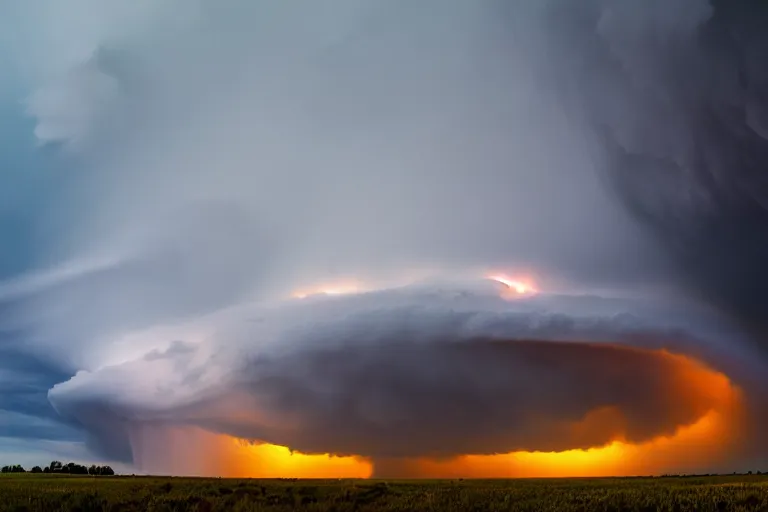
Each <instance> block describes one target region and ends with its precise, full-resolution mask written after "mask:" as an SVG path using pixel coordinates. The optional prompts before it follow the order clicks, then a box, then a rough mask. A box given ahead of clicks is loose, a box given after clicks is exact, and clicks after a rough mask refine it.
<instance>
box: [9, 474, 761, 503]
mask: <svg viewBox="0 0 768 512" xmlns="http://www.w3.org/2000/svg"><path fill="white" fill-rule="evenodd" d="M69 510H77V511H81V512H90V511H101V510H107V511H139V510H140V511H187V510H190V511H201V512H202V511H225V510H226V511H250V510H274V511H289V510H307V511H312V510H314V511H330V510H334V511H338V512H342V511H353V510H355V511H366V510H392V511H394V510H416V511H426V510H449V511H481V510H482V511H485V510H490V511H494V510H512V511H523V510H526V511H534V510H535V511H576V510H579V511H591V510H595V511H600V510H603V511H623V510H642V511H651V510H664V511H683V510H691V511H694V510H695V511H710V510H712V511H715V510H734V511H736V510H739V511H741V510H765V511H768V476H759V475H755V476H752V475H749V476H718V477H685V478H676V477H670V478H613V479H568V480H565V479H563V480H560V479H557V480H439V481H386V482H385V481H376V480H293V479H286V480H229V479H213V478H199V479H195V478H158V477H130V476H127V477H87V476H49V475H29V474H27V475H2V476H0V511H2V512H5V511H16V512H21V511H45V512H55V511H69Z"/></svg>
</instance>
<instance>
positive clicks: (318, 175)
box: [0, 0, 768, 473]
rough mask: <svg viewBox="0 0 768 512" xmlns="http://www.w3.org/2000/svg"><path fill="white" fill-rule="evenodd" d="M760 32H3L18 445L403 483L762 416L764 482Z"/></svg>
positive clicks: (112, 20)
mask: <svg viewBox="0 0 768 512" xmlns="http://www.w3.org/2000/svg"><path fill="white" fill-rule="evenodd" d="M766 12H768V11H767V10H766V8H765V7H764V6H762V5H760V3H759V2H757V1H749V0H739V1H731V2H725V1H722V2H721V1H717V0H713V1H707V0H674V1H666V2H662V1H657V0H647V1H643V2H640V1H619V0H585V1H583V2H569V1H566V0H542V1H539V2H533V1H531V2H526V1H522V0H519V1H502V0H487V1H477V2H465V1H461V0H442V1H437V0H435V1H427V2H423V3H419V4H414V3H413V2H407V1H399V0H398V1H390V2H380V1H375V0H335V1H334V2H332V3H331V4H326V3H324V4H322V5H320V4H318V3H317V2H312V1H309V0H297V1H295V2H289V3H286V2H269V1H261V0H259V1H247V0H218V1H215V2H214V1H209V0H196V1H182V0H164V1H162V2H157V1H140V2H132V3H130V5H129V4H125V3H124V2H120V1H103V0H102V1H97V0H72V1H71V2H68V3H67V4H66V6H64V4H61V3H60V2H56V1H55V0H37V1H36V2H32V1H30V2H27V3H25V4H24V5H22V6H19V7H17V8H14V9H13V11H12V12H11V11H10V10H6V9H4V8H2V7H0V38H1V39H0V42H1V43H2V44H3V45H4V46H3V47H2V48H1V50H2V51H0V57H1V58H2V60H0V62H2V63H3V64H2V65H3V66H4V67H7V68H8V73H3V76H12V77H14V83H13V84H10V85H11V86H9V87H5V86H4V87H2V88H0V95H2V97H1V98H2V100H3V101H5V102H6V103H8V104H9V105H14V106H15V107H13V108H16V109H18V108H23V109H24V110H23V112H19V111H17V110H14V111H13V113H14V115H15V116H16V117H8V118H7V119H11V120H12V121H11V122H10V123H11V124H9V127H8V130H7V131H8V132H13V133H14V134H16V133H17V132H21V133H24V134H26V138H23V137H21V136H18V135H15V136H16V137H21V140H23V141H25V144H19V145H8V148H7V150H5V149H4V151H3V152H2V154H0V159H2V163H3V166H4V167H3V169H4V170H3V171H2V174H0V177H1V178H2V180H3V184H2V186H0V200H2V202H1V203H0V215H1V216H0V220H2V222H0V237H2V238H0V242H1V243H2V244H3V247H4V248H5V247H9V248H11V249H10V250H8V251H6V250H4V251H3V252H2V254H0V257H1V258H0V265H2V266H1V267H0V333H2V337H0V387H1V388H0V389H3V390H4V392H3V394H2V397H1V398H0V412H1V413H2V414H3V415H4V416H3V417H2V418H0V437H2V436H3V435H5V436H7V437H8V438H10V439H19V440H21V439H23V438H25V437H34V438H39V439H46V440H48V441H51V442H54V441H53V440H54V439H55V440H56V441H55V442H62V441H64V442H71V443H84V446H87V448H88V449H89V451H90V454H91V455H93V456H95V457H100V458H102V459H105V460H116V461H123V462H126V463H133V464H135V465H136V466H138V467H141V466H142V465H143V466H144V468H145V470H148V471H151V470H156V471H160V470H162V468H167V467H173V471H174V472H191V471H192V470H191V469H188V468H185V467H182V466H179V465H175V466H174V465H171V466H168V465H164V463H165V462H167V461H163V460H162V459H163V458H165V459H173V458H174V457H180V455H179V452H174V451H168V452H164V451H163V448H164V446H171V445H172V444H173V443H166V442H165V441H166V440H167V439H170V438H171V437H173V435H172V434H171V433H172V432H175V431H176V429H187V428H189V429H196V430H195V432H198V431H199V432H204V433H205V435H211V436H218V435H224V436H231V437H236V438H240V439H245V440H247V441H249V442H254V443H273V444H279V445H284V446H287V447H288V448H290V449H293V450H298V451H301V452H307V453H333V454H340V455H349V454H353V455H357V456H362V457H367V458H370V459H372V460H374V461H376V460H378V461H380V467H381V468H384V467H385V465H386V464H389V465H388V466H387V467H390V468H395V469H393V470H392V471H394V473H397V470H396V468H397V467H402V468H405V466H407V465H408V464H405V466H402V465H400V462H402V461H400V462H397V461H398V460H400V459H401V458H406V459H408V458H420V457H432V458H444V457H454V456H460V455H466V454H478V455H482V454H494V453H504V452H510V451H531V450H541V451H553V450H555V451H558V450H567V449H573V448H586V447H596V446H603V445H606V444H607V443H610V442H612V441H615V440H617V439H622V440H624V441H626V442H628V443H638V444H642V443H648V442H652V441H653V440H654V439H658V438H660V437H665V436H666V437H669V436H674V434H675V432H677V431H678V430H679V429H680V427H682V426H686V425H691V424H695V423H696V421H698V420H700V419H701V418H702V417H706V415H707V414H708V413H709V412H711V411H713V410H714V411H716V412H719V413H720V414H721V415H724V416H726V417H730V416H733V417H736V416H737V411H735V410H732V406H733V404H734V403H735V402H738V403H739V405H740V406H743V407H744V408H745V409H746V410H747V413H748V414H747V416H748V418H749V419H748V421H747V422H746V423H745V424H744V425H740V428H741V427H743V431H742V430H740V431H739V432H740V433H742V434H743V439H742V446H740V447H739V449H738V450H737V449H736V448H734V450H733V457H732V459H731V460H730V461H726V462H723V461H717V463H716V462H714V461H713V462H712V464H713V466H712V467H713V468H715V469H716V470H718V469H722V468H730V467H736V466H738V465H739V464H747V463H750V464H763V463H764V462H765V457H766V456H768V449H767V448H768V447H766V446H765V444H764V442H763V443H762V444H761V442H760V440H759V434H758V433H759V432H760V431H761V429H762V428H763V426H764V425H766V423H767V422H766V421H765V418H764V417H765V416H767V415H766V414H764V411H766V410H768V408H766V407H765V403H766V400H765V398H764V396H763V393H762V391H761V390H762V389H764V387H765V382H764V378H762V377H761V375H762V374H764V370H765V368H764V362H765V359H764V356H763V355H762V354H760V353H759V352H756V351H755V350H754V346H760V345H762V339H763V338H762V336H761V334H762V333H763V332H764V330H765V326H764V325H763V324H764V321H765V320H764V318H765V317H766V315H764V314H763V313H764V311H763V306H762V304H763V301H762V300H760V298H761V296H762V294H763V292H764V291H765V289H766V288H768V274H766V273H765V272H764V270H763V269H762V261H763V260H764V259H765V258H763V256H764V255H765V253H766V252H768V249H766V247H768V240H764V239H765V238H766V235H765V233H766V232H768V230H766V221H768V219H765V218H764V217H765V215H764V212H765V210H764V204H765V198H764V197H763V188H764V187H763V184H762V177H761V172H762V165H764V164H763V163H762V162H764V161H765V158H764V156H765V155H764V153H765V152H766V149H765V143H766V137H765V133H766V128H765V126H766V125H768V122H766V121H765V119H764V118H765V117H766V115H768V114H766V112H768V109H767V108H764V107H763V100H764V99H765V98H764V97H763V96H765V92H766V91H765V88H766V84H767V83H768V82H766V74H765V73H766V72H765V71H764V70H763V66H762V65H761V63H762V62H763V61H764V60H765V59H764V58H763V57H764V56H765V54H766V51H768V50H766V48H768V45H765V44H763V38H764V37H765V36H764V32H765V31H764V30H763V28H764V26H765V25H766V23H768V21H766ZM9 108H10V107H9ZM22 114H23V115H24V116H26V117H25V118H23V120H22V119H20V118H21V116H22ZM13 140H19V139H13ZM3 147H4V148H5V146H3ZM19 148H21V149H19ZM5 169H10V170H9V171H7V170H5ZM6 185H7V186H6ZM5 190H19V191H25V193H24V194H21V195H20V196H19V197H20V198H21V199H14V200H11V199H12V198H11V194H6V193H5ZM6 219H16V220H13V221H6ZM17 224H18V225H17ZM22 233H23V234H22ZM491 271H493V272H496V271H499V272H501V271H504V272H509V273H510V274H513V275H518V274H519V275H524V276H526V277H529V278H531V279H532V280H534V281H535V282H536V283H537V285H538V286H539V288H540V292H541V293H540V294H539V295H537V296H532V297H526V298H518V299H516V300H513V301H510V300H504V299H502V298H501V297H500V296H499V294H500V293H501V292H503V290H501V292H500V290H499V288H498V283H497V284H493V283H491V282H489V281H487V280H481V281H477V280H478V279H480V278H482V277H485V276H487V275H488V274H489V272H491ZM434 277H439V278H444V279H445V280H444V281H441V282H440V283H439V284H435V281H423V282H422V281H420V280H422V279H425V278H434ZM463 278H466V280H463V281H461V279H463ZM457 280H458V281H457ZM414 282H419V283H420V284H413V283H414ZM457 282H458V284H457ZM350 283H352V284H353V286H351V288H352V291H354V293H351V294H350V295H348V296H343V297H323V296H312V297H307V298H305V299H302V300H288V297H290V296H291V295H292V294H294V293H295V292H296V291H297V290H304V289H318V290H320V289H324V288H335V287H338V286H341V288H345V287H349V286H348V285H349V284H350ZM403 285H408V286H403ZM347 291H350V290H347ZM364 292H365V293H364ZM705 382H706V383H708V384H706V385H705V384H704V383H705ZM737 396H738V400H737V399H736V398H734V397H737ZM201 435H202V434H201ZM193 437H194V436H193ZM206 439H210V438H206ZM18 442H19V443H23V442H22V441H18ZM211 442H214V441H211ZM191 444H195V443H191ZM78 446H79V444H78ZM169 449H170V448H169ZM201 449H202V447H201ZM0 450H1V448H0ZM185 457H186V456H185ZM193 459H194V457H192V455H190V456H189V457H187V458H184V460H185V461H187V463H188V464H190V465H191V466H189V467H192V466H194V467H195V468H196V469H194V472H198V471H202V472H203V473H204V472H205V471H206V470H205V467H206V466H205V464H204V463H203V462H200V460H202V459H200V460H197V461H195V460H193ZM393 461H394V462H393ZM41 462H45V461H41ZM385 463H386V464H385ZM390 463H391V464H390ZM730 463H733V464H735V466H730V465H729V464H730ZM717 464H720V465H719V466H718V465H717ZM707 467H710V466H707ZM153 468H154V469H153ZM200 468H203V469H200ZM737 469H742V468H737ZM208 471H211V469H210V468H208ZM382 471H384V469H382ZM403 471H405V470H404V469H403ZM384 472H386V471H384Z"/></svg>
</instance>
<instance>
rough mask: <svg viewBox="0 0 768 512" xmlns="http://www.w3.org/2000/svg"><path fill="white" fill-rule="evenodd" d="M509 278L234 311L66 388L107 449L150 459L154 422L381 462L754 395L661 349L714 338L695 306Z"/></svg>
mask: <svg viewBox="0 0 768 512" xmlns="http://www.w3.org/2000/svg"><path fill="white" fill-rule="evenodd" d="M457 290H458V291H459V292H460V293H458V294H457V293H456V292H457ZM497 291H498V290H497V286H493V285H491V284H488V285H487V286H486V285H483V283H480V286H477V285H475V286H468V285H466V284H464V285H462V286H458V285H457V286H456V287H453V288H451V287H445V286H436V285H430V286H421V287H419V286H417V287H407V288H400V289H396V290H392V291H382V292H371V293H369V294H364V295H352V296H349V297H338V298H315V299H309V302H305V301H306V300H307V299H305V301H298V303H296V302H289V303H286V304H283V305H282V306H274V305H273V306H272V307H271V308H270V309H267V310H266V311H265V310H264V309H263V307H262V308H258V307H255V306H253V307H252V308H248V309H245V310H239V311H236V312H232V311H229V312H222V313H220V314H219V315H218V316H219V317H220V320H218V321H219V322H221V324H222V325H226V326H228V331H227V333H226V334H225V333H222V332H220V334H219V335H218V336H217V337H216V338H213V339H208V340H206V341H203V342H201V343H199V344H194V343H193V344H190V343H185V342H183V340H182V341H177V342H175V343H172V344H170V345H168V346H167V349H165V350H162V351H152V352H149V353H147V354H145V355H144V356H143V357H141V358H139V359H136V360H134V361H130V362H126V363H123V364H121V365H116V366H109V367H105V368H102V369H100V370H98V371H95V372H82V373H79V374H78V375H76V376H75V377H73V378H72V379H71V380H69V381H68V382H65V383H62V384H59V385H57V386H55V387H54V388H53V389H52V390H51V392H50V394H49V397H50V399H51V402H52V403H53V404H54V406H55V407H56V409H57V411H58V412H59V413H60V414H61V415H62V417H64V418H67V419H68V420H71V421H74V422H79V423H80V424H82V425H83V426H84V427H86V429H87V430H89V431H91V432H92V433H97V435H98V432H102V435H105V436H108V438H107V442H105V440H104V439H101V440H97V441H100V442H101V443H102V445H105V444H106V445H110V446H116V445H118V444H121V443H122V445H123V446H125V447H128V446H131V439H134V442H133V446H131V449H132V450H133V452H132V456H133V455H135V454H136V453H139V454H140V453H141V452H142V446H141V443H136V442H135V438H136V437H135V436H134V437H133V438H132V436H131V433H132V432H137V431H141V430H142V428H143V426H146V425H148V426H154V428H159V427H161V426H163V425H165V426H167V427H168V428H176V427H179V426H181V425H186V426H193V427H197V428H202V429H205V430H208V431H210V432H216V433H220V434H227V435H230V436H233V437H236V438H242V439H249V440H252V441H258V442H268V443H272V444H278V445H281V446H289V447H291V448H292V449H295V450H297V451H300V452H302V453H308V454H311V453H331V454H336V455H357V456H363V457H369V458H373V459H374V460H376V459H378V458H384V459H389V458H417V457H449V456H456V455H462V454H493V453H508V452H512V451H562V450H568V449H574V448H590V447H597V446H603V445H605V444H607V443H610V442H611V441H614V440H617V439H621V440H624V441H626V442H631V443H642V442H644V441H649V440H652V439H655V438H658V437H661V436H670V435H672V434H674V433H675V432H676V431H677V430H678V429H679V428H680V427H682V426H685V425H690V424H694V423H696V421H698V420H699V419H701V418H702V417H703V416H704V415H706V414H707V413H708V412H710V411H711V410H713V409H714V410H722V409H723V408H725V409H726V410H728V411H729V413H731V412H733V411H730V409H729V408H731V407H734V403H733V401H734V400H736V397H737V396H738V395H739V393H740V392H739V391H738V389H737V387H736V385H735V384H732V383H731V382H729V380H728V378H727V377H726V376H725V375H723V374H720V373H717V372H715V371H713V370H711V369H709V368H708V367H706V366H705V365H704V364H702V363H699V362H697V361H696V360H692V359H687V358H685V357H682V356H675V355H672V354H671V353H669V352H665V351H661V349H663V348H666V349H670V350H671V349H675V348H677V347H678V346H679V345H678V343H680V344H683V343H684V342H685V340H686V339H688V340H689V341H690V340H696V341H698V342H699V343H700V344H701V345H704V346H708V347H710V350H714V348H713V347H714V346H715V345H713V344H708V343H707V341H706V336H707V335H711V332H713V331H714V330H715V329H716V328H717V327H718V326H717V325H711V326H710V327H711V328H712V330H713V331H710V332H709V333H707V334H702V335H701V336H702V337H699V334H697V333H696V332H691V331H688V330H686V327H685V321H683V320H678V321H677V322H672V323H669V324H665V322H664V321H663V320H662V319H659V318H653V317H648V316H647V315H642V314H641V315H639V316H638V315H633V314H628V313H623V314H615V313H614V314H611V312H609V311H603V312H594V313H592V314H589V315H586V314H583V313H582V314H579V313H574V312H565V311H567V310H568V308H562V307H561V308H557V309H554V308H556V306H557V304H558V297H552V298H540V299H537V300H535V301H531V300H522V299H521V300H520V301H513V302H511V303H510V302H509V301H508V300H505V299H502V298H500V297H499V296H498V295H497V293H495V292H497ZM566 299H567V300H570V301H571V302H573V303H576V304H579V303H581V304H582V305H583V304H584V303H588V302H590V301H594V300H595V299H594V298H590V297H581V298H580V297H571V298H570V299H568V298H566ZM560 300H561V301H562V298H560ZM609 303H610V304H611V305H612V306H614V307H615V303H613V302H612V301H609ZM636 306H637V307H636V308H635V309H636V310H637V311H642V309H643V305H642V303H641V302H637V304H636ZM274 308H277V309H274ZM590 309H592V310H593V311H595V310H596V309H597V308H594V307H592V308H590ZM678 313H680V311H678ZM687 314H688V318H689V320H690V319H691V318H693V317H692V313H691V312H688V313H687ZM210 321H211V322H213V323H214V324H215V323H217V320H216V316H214V317H213V318H211V319H210ZM238 324H239V328H237V329H235V330H232V327H233V326H236V325H238ZM698 325H699V328H700V329H701V328H702V326H703V324H702V323H698ZM720 327H722V326H720ZM183 331H184V329H181V328H179V330H178V332H183ZM702 331H704V329H702ZM172 332H173V330H171V331H169V332H168V333H166V336H170V337H169V338H167V339H175V338H173V337H172V336H173V334H172ZM704 332H706V331H704ZM585 339H588V340H592V341H590V342H584V341H582V340H585ZM552 340H556V341H552ZM651 340H653V341H655V342H656V344H657V345H655V346H654V345H653V344H651V343H650V341H651ZM714 354H716V352H714V351H711V352H710V355H714ZM749 369H750V365H748V364H744V363H742V371H744V370H749ZM755 369H757V367H754V368H752V370H750V371H754V370H755ZM120 433H122V435H123V439H119V437H120ZM160 449H161V448H158V447H155V448H154V451H155V456H156V455H157V450H160ZM191 449H192V448H188V450H191Z"/></svg>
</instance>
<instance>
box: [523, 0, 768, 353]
mask: <svg viewBox="0 0 768 512" xmlns="http://www.w3.org/2000/svg"><path fill="white" fill-rule="evenodd" d="M538 15H539V17H538V20H539V22H540V25H537V28H538V30H540V32H539V33H538V34H537V35H535V36H533V35H531V33H530V32H528V33H527V35H525V36H524V38H527V39H526V40H529V41H532V40H533V39H535V40H536V43H531V44H539V45H540V46H544V47H546V48H548V49H549V52H548V53H547V55H548V56H549V57H550V58H547V59H538V58H537V54H534V55H533V59H532V60H531V61H530V62H531V63H532V64H533V65H534V66H535V67H536V68H537V69H538V70H539V73H541V76H542V77H546V83H547V84H548V85H549V87H550V92H551V93H552V94H553V97H557V98H558V99H559V100H560V104H561V105H563V106H564V107H565V108H567V109H568V111H569V112H570V115H571V119H572V120H573V123H574V124H575V125H576V126H581V127H582V128H583V129H585V130H586V131H587V132H588V133H591V136H589V137H588V139H590V140H589V145H590V146H591V147H592V148H593V151H594V154H595V159H596V163H597V165H598V167H599V168H601V169H602V173H603V175H604V176H605V178H606V182H607V183H608V184H609V186H610V187H611V189H612V190H613V191H614V194H615V195H616V197H617V198H618V199H619V201H620V202H621V203H622V204H623V205H625V206H626V207H627V209H628V210H629V211H631V212H633V214H634V215H635V216H636V218H638V219H639V220H640V221H641V222H642V224H643V225H644V226H646V228H648V229H649V231H650V232H652V233H653V234H654V236H655V237H656V238H657V239H658V240H659V241H661V243H662V244H663V247H664V249H665V250H666V251H668V254H669V255H671V257H672V259H673V260H674V262H675V264H676V268H677V271H676V274H677V275H679V276H682V278H683V279H682V281H683V283H684V286H686V287H687V288H688V289H689V292H690V293H691V294H693V295H699V296H703V297H705V298H706V299H707V300H708V301H710V302H711V303H713V304H716V305H718V306H719V307H722V308H725V309H726V310H728V311H729V312H730V313H731V314H733V315H735V316H736V317H738V318H740V319H741V320H742V321H744V322H746V324H747V325H749V327H750V328H752V329H755V330H756V337H757V339H758V341H759V342H760V343H762V340H764V338H765V333H766V324H765V319H766V318H768V316H767V315H766V311H765V301H764V300H763V297H764V295H765V292H766V289H767V288H768V276H767V275H766V271H765V264H764V261H765V259H766V251H767V250H768V240H767V239H766V236H768V217H766V211H767V210H766V204H767V199H768V196H766V163H765V162H766V156H767V155H768V131H767V130H766V127H767V126H768V72H767V71H766V68H765V64H764V63H765V60H766V57H768V38H767V37H766V35H765V34H766V32H765V27H766V26H767V25H768V8H766V5H765V3H764V2H760V1H753V0H738V1H719V0H713V1H708V0H680V1H677V2H672V3H670V2H655V1H652V2H643V3H640V2H611V1H602V0H596V1H587V2H580V3H579V4H578V5H576V4H574V3H569V2H542V5H541V6H540V8H539V9H538ZM518 33H519V34H521V36H522V32H521V31H519V32H518ZM531 38H532V39H531Z"/></svg>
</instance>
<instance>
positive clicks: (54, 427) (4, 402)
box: [0, 341, 82, 441]
mask: <svg viewBox="0 0 768 512" xmlns="http://www.w3.org/2000/svg"><path fill="white" fill-rule="evenodd" d="M10 345H11V344H10V343H8V342H5V343H4V342H2V341H0V437H3V438H25V439H38V440H58V441H62V440H67V441H75V440H80V439H82V433H81V432H79V431H78V430H77V429H76V428H74V427H73V426H72V425H69V424H67V423H66V422H65V421H63V420H62V418H61V417H60V416H59V415H58V414H57V413H56V411H55V410H54V409H53V407H51V404H50V402H49V401H48V390H49V389H50V388H51V386H53V385H54V384H56V383H57V382H61V381H62V380H63V379H66V378H68V377H69V375H70V374H68V373H66V372H65V371H62V370H61V369H60V368H57V367H56V366H55V365H51V364H50V363H48V362H46V361H44V360H43V359H41V358H38V357H35V356H34V355H32V354H27V353H24V352H21V351H18V350H16V349H15V348H13V347H12V346H10Z"/></svg>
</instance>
